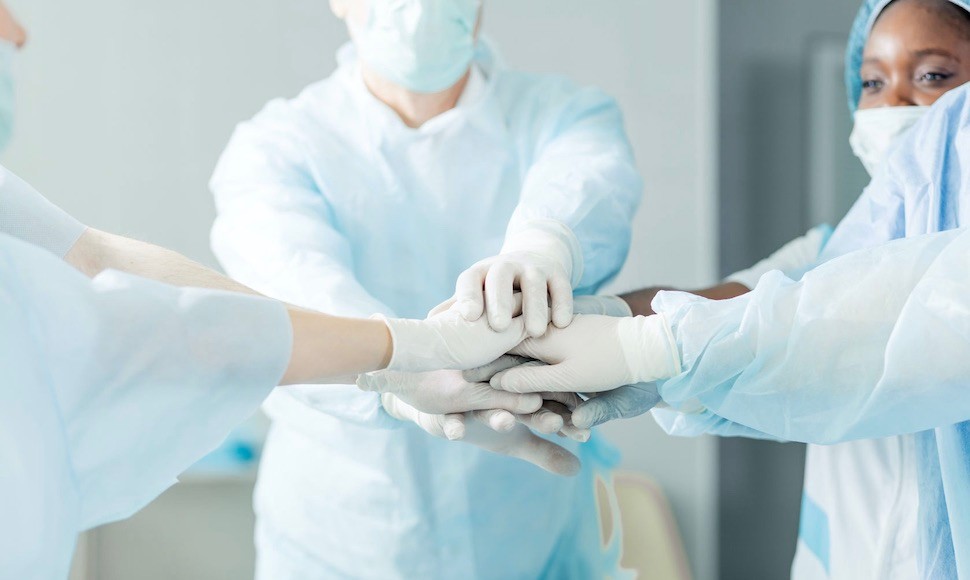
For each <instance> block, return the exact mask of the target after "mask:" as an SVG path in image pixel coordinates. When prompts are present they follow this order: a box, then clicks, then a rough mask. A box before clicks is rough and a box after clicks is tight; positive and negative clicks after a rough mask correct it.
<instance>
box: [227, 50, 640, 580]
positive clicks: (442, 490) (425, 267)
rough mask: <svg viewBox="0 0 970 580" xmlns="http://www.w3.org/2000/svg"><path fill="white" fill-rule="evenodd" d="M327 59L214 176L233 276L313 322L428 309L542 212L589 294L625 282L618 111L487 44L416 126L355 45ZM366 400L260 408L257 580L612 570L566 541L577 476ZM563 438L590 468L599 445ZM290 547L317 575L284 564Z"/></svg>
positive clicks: (266, 115)
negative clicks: (264, 422) (439, 434)
mask: <svg viewBox="0 0 970 580" xmlns="http://www.w3.org/2000/svg"><path fill="white" fill-rule="evenodd" d="M339 58H340V63H341V64H340V67H339V68H338V70H337V71H336V72H335V73H334V74H333V75H332V76H331V77H330V78H328V79H326V80H323V81H321V82H319V83H316V84H313V85H311V86H310V87H308V88H306V89H305V90H304V91H303V92H302V93H301V94H300V95H299V96H298V97H296V98H295V99H291V100H275V101H272V102H270V103H269V104H268V105H267V106H266V107H265V108H264V109H263V110H262V111H261V112H260V113H259V114H258V115H257V116H256V117H255V118H254V119H253V120H251V121H249V122H245V123H242V124H240V125H239V126H238V128H237V129H236V131H235V133H234V135H233V137H232V139H231V141H230V143H229V145H228V147H227V149H226V151H225V153H224V154H223V156H222V158H221V160H220V162H219V164H218V166H217V168H216V171H215V174H214V175H213V178H212V182H211V188H212V191H213V193H214V196H215V200H216V206H217V210H218V217H217V219H216V222H215V224H214V225H213V230H212V246H213V249H214V251H215V253H216V255H217V256H218V258H219V259H220V261H221V262H222V264H223V265H224V266H225V268H226V270H227V271H228V272H229V273H230V274H231V275H232V276H234V277H236V278H237V279H239V280H240V281H241V282H243V283H245V284H247V285H249V286H251V287H253V288H255V289H257V290H260V291H262V292H264V293H267V294H269V295H271V296H274V297H278V298H281V299H284V300H287V301H288V302H292V303H296V304H298V305H301V306H305V307H310V308H315V309H318V310H322V311H324V312H329V313H335V314H344V315H357V316H369V315H372V314H374V313H381V314H384V315H387V316H398V317H410V318H424V316H425V315H426V314H427V312H428V311H429V310H430V309H431V308H433V307H434V306H436V305H437V304H439V303H441V302H443V301H444V300H446V299H447V298H449V297H450V296H451V295H452V292H453V290H454V285H455V280H456V279H457V277H458V275H459V274H461V272H463V271H464V270H465V269H466V268H468V267H469V266H471V265H472V264H474V263H476V262H478V261H479V260H481V259H483V258H487V257H490V256H494V255H495V254H497V253H498V252H499V251H500V249H501V248H502V244H503V241H504V239H505V236H506V232H507V231H518V230H517V227H519V226H520V224H527V223H529V222H531V221H535V220H554V221H557V222H560V223H561V224H563V225H564V226H565V227H567V228H569V229H570V230H572V232H573V234H574V235H575V237H576V239H577V240H578V241H579V246H580V249H581V251H582V254H583V263H584V264H585V267H584V270H583V276H582V279H581V280H579V284H578V291H579V293H580V294H589V293H592V292H593V291H595V290H596V289H597V288H599V287H600V286H601V285H602V284H604V283H605V282H606V281H607V280H609V279H611V278H612V277H613V276H614V275H615V274H616V273H617V272H618V271H619V269H620V267H621V265H622V263H623V261H624V259H625V257H626V254H627V251H628V246H629V241H630V230H631V218H632V216H633V214H634V211H635V209H636V207H637V205H638V202H639V198H640V194H641V181H640V179H639V177H638V175H637V171H636V168H635V166H634V160H633V155H632V152H631V149H630V146H629V143H628V142H627V139H626V136H625V134H624V130H623V123H622V117H621V115H620V113H619V110H618V109H617V106H616V103H615V102H614V101H613V99H611V98H609V97H608V96H606V95H605V94H603V93H602V92H600V91H598V90H595V89H591V88H579V87H576V86H575V85H573V84H572V83H570V82H568V81H566V80H564V79H562V78H560V77H556V76H541V75H531V74H522V73H516V72H512V71H508V70H506V69H504V68H503V67H502V66H500V65H499V64H498V62H497V60H496V59H495V58H494V56H493V54H492V52H491V51H490V50H489V49H488V44H487V43H484V42H479V52H478V54H477V56H476V61H475V63H474V65H473V67H472V70H471V76H470V78H469V81H468V86H467V88H466V90H465V92H464V94H463V95H462V97H461V99H460V100H459V103H458V106H457V107H456V108H455V109H453V110H450V111H447V112H445V113H443V114H441V115H439V116H438V117H435V118H434V119H431V120H430V121H428V122H427V123H425V124H424V125H423V126H421V127H420V128H418V129H412V128H408V127H407V126H405V125H404V124H403V122H402V121H401V120H400V118H398V116H397V115H396V114H395V113H394V112H393V111H392V110H390V109H389V108H388V107H386V106H385V105H384V104H383V103H381V102H380V101H378V100H377V99H376V98H374V96H373V95H371V94H370V93H369V92H368V91H367V89H366V87H365V86H364V84H363V82H362V81H361V78H360V71H359V67H358V65H357V62H356V57H355V54H354V50H353V48H352V47H345V48H344V49H343V50H342V52H341V54H340V55H339ZM379 409H380V406H379V403H378V397H377V396H376V395H375V394H374V393H365V392H361V391H359V390H358V389H357V388H356V387H353V386H347V387H338V388H335V389H330V390H327V391H322V390H320V389H319V388H318V387H297V388H296V389H293V390H290V389H288V390H287V392H286V393H282V392H280V393H277V394H274V395H273V397H271V399H270V402H269V403H268V405H267V410H268V412H269V413H270V414H271V416H272V417H273V419H274V434H272V435H271V436H270V438H269V440H268V442H267V446H266V451H265V455H264V460H263V461H264V463H263V465H262V468H261V470H260V478H259V485H258V486H257V491H256V498H255V506H256V512H257V516H258V522H259V526H260V528H261V530H262V532H261V533H260V534H259V535H258V538H260V539H259V540H258V545H257V549H258V557H259V561H260V562H259V564H258V568H259V570H260V572H259V573H260V577H261V578H273V579H274V580H275V579H285V578H305V577H317V576H327V575H338V576H339V575H343V576H354V577H362V578H402V577H406V578H415V577H420V578H439V577H461V578H493V577H502V578H507V577H538V576H540V575H541V574H542V572H543V570H545V569H546V568H547V567H549V566H552V565H553V564H555V565H556V566H558V567H559V568H560V569H563V570H569V569H575V570H576V571H577V572H576V576H578V575H580V572H581V571H582V570H585V569H587V567H588V566H592V565H594V563H596V562H598V561H600V560H602V559H603V553H602V551H601V550H599V549H598V546H596V545H595V544H594V545H585V544H584V545H577V544H573V543H571V542H570V540H569V538H570V536H569V534H570V533H571V530H572V528H571V527H570V526H571V525H573V524H572V522H573V521H574V520H575V518H577V517H585V516H583V514H588V510H592V509H595V506H593V501H592V498H591V497H586V496H585V495H584V487H583V486H584V482H585V481H588V480H589V478H590V477H592V472H591V470H590V469H588V468H587V469H585V470H584V471H583V472H582V473H581V474H580V475H579V476H578V477H577V478H572V479H563V478H558V477H555V476H551V475H548V474H545V473H543V472H542V471H541V470H539V469H538V468H536V467H534V466H531V465H528V464H525V463H523V462H519V461H516V460H514V459H510V458H506V457H498V456H494V455H490V454H488V453H486V452H483V451H480V450H477V449H471V448H469V447H468V446H462V445H455V444H453V443H449V442H447V441H439V440H435V439H433V438H431V437H429V436H428V435H427V434H425V433H423V432H421V431H420V430H419V429H418V428H417V427H415V426H408V425H399V424H397V423H395V422H394V421H393V420H392V419H391V418H390V417H388V416H387V415H386V414H381V412H380V410H379ZM564 445H567V446H569V447H570V450H571V451H573V452H575V453H577V455H578V456H579V457H580V459H581V460H583V462H584V463H585V464H589V465H592V464H594V463H595V457H594V455H595V454H596V453H599V451H598V450H597V449H595V448H592V447H585V446H578V445H575V444H573V443H564ZM564 506H569V507H568V508H564ZM334 522H340V524H339V525H338V526H335V525H334ZM562 542H566V544H562ZM561 545H562V546H564V547H562V549H561V550H559V549H558V548H557V546H561ZM286 546H291V547H292V546H296V547H297V549H298V550H299V551H300V552H302V553H304V554H305V555H306V559H307V561H310V562H313V565H312V566H311V565H309V564H308V565H305V566H303V565H296V564H288V563H287V562H290V561H291V560H290V559H289V558H286V557H285V556H282V555H281V554H282V553H283V552H285V551H286ZM554 557H557V558H558V557H562V558H564V559H563V560H557V561H555V562H554V561H553V558H554ZM597 565H598V564H597ZM561 577H567V578H568V577H570V576H569V575H568V574H566V575H565V576H561Z"/></svg>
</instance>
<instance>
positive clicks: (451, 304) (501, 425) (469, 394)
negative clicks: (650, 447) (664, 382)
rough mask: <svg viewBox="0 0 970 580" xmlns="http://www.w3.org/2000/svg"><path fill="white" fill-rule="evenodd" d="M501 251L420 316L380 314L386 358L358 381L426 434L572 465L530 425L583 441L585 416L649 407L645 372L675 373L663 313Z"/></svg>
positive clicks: (568, 469)
mask: <svg viewBox="0 0 970 580" xmlns="http://www.w3.org/2000/svg"><path fill="white" fill-rule="evenodd" d="M500 258H501V256H500V257H498V258H493V259H491V260H488V261H486V262H487V263H482V264H479V265H476V266H475V267H473V268H472V269H470V270H469V271H467V272H466V273H465V274H463V275H462V277H461V278H460V279H459V283H458V286H457V290H456V294H455V298H452V299H451V300H449V301H447V302H445V303H444V304H442V305H440V306H438V307H437V308H435V309H434V310H432V312H431V313H430V314H429V316H428V318H427V319H426V320H423V321H417V320H401V319H385V322H386V323H387V325H388V328H389V329H390V332H391V335H392V339H393V343H394V352H393V356H392V359H391V362H390V364H389V366H388V369H387V370H384V371H380V372H376V373H369V374H366V375H361V376H360V377H359V379H358V381H357V385H358V386H359V387H360V388H361V389H363V390H365V391H372V392H376V393H379V395H380V397H381V403H382V405H383V408H384V409H385V410H386V411H387V413H388V414H390V415H391V416H392V417H395V418H396V419H399V420H402V421H410V422H413V423H414V424H416V425H417V426H419V427H420V428H422V429H423V430H425V431H426V432H428V433H429V434H431V435H433V436H436V437H442V438H446V439H450V440H462V441H464V442H466V443H470V444H473V445H476V446H478V447H481V448H483V449H486V450H488V451H492V452H495V453H500V454H503V455H508V456H511V457H516V458H518V459H522V460H525V461H528V462H530V463H533V464H535V465H537V466H539V467H541V468H543V469H545V470H547V471H549V472H552V473H555V474H559V475H575V474H576V473H577V472H578V471H579V469H580V463H579V459H578V458H577V457H576V456H575V455H573V454H572V453H570V452H569V451H567V450H566V449H565V448H564V447H562V446H560V445H557V444H556V443H554V442H553V441H551V440H549V439H547V438H544V437H540V436H539V435H537V433H538V434H541V435H552V434H558V435H559V436H561V437H568V438H569V439H573V440H575V441H580V442H585V441H587V440H588V439H589V437H590V429H591V428H592V427H593V426H596V425H599V424H601V423H604V422H606V421H610V420H613V419H618V418H626V417H632V416H636V415H639V414H642V413H644V412H646V411H648V410H649V409H651V408H652V407H654V406H655V405H656V404H657V403H658V402H660V396H659V395H658V393H657V388H656V386H655V384H653V383H655V381H658V380H661V379H666V378H669V377H672V376H674V375H677V374H679V373H680V357H679V354H678V351H677V348H676V345H675V343H674V340H673V337H672V335H671V332H670V329H669V327H668V325H667V323H666V321H665V320H664V319H663V317H661V316H650V317H643V316H639V317H632V316H631V312H630V309H629V307H628V306H627V305H626V303H625V302H624V301H623V300H621V299H620V298H617V297H613V296H583V297H577V298H575V299H574V298H573V295H572V286H571V284H570V283H569V276H568V275H567V272H565V271H564V269H563V268H559V269H558V270H557V268H556V267H555V265H554V264H550V265H548V267H544V268H533V267H526V268H521V267H518V266H517V265H516V263H515V262H514V261H509V262H505V261H502V260H501V259H500ZM516 290H518V291H516ZM442 369H444V370H442ZM580 393H582V395H580Z"/></svg>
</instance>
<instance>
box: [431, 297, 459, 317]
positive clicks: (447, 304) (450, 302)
mask: <svg viewBox="0 0 970 580" xmlns="http://www.w3.org/2000/svg"><path fill="white" fill-rule="evenodd" d="M454 305H455V297H454V296H452V297H451V298H449V299H447V300H445V301H444V302H442V303H441V304H439V305H437V306H435V307H434V308H432V309H431V312H428V318H434V317H435V316H437V315H439V314H441V313H442V312H447V311H448V310H451V307H452V306H454Z"/></svg>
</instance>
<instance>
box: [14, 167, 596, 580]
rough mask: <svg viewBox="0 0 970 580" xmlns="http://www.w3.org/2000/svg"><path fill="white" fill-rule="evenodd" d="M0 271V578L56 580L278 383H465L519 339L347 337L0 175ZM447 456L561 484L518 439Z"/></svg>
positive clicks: (460, 404) (418, 398) (477, 325)
mask: <svg viewBox="0 0 970 580" xmlns="http://www.w3.org/2000/svg"><path fill="white" fill-rule="evenodd" d="M108 265H114V266H120V267H128V268H130V269H132V270H136V271H138V272H139V273H141V274H145V275H149V276H154V277H156V278H160V279H164V280H166V281H168V282H171V283H175V284H182V285H191V286H196V287H195V288H176V287H174V286H171V285H168V284H163V283H160V282H155V281H152V280H149V279H147V278H144V277H139V276H135V275H131V274H128V273H122V272H119V271H117V270H105V269H104V267H105V266H108ZM72 266H73V267H72ZM0 272H2V274H3V275H2V276H0V371H2V373H0V374H2V380H0V467H2V468H0V513H2V514H3V517H2V518H0V578H17V579H27V580H29V579H35V578H36V579H44V580H48V579H52V578H65V577H66V575H67V570H68V567H69V565H70V561H71V554H72V551H73V548H74V542H75V538H76V535H77V533H78V532H80V531H81V530H84V529H87V528H91V527H94V526H97V525H100V524H103V523H106V522H110V521H114V520H118V519H122V518H125V517H128V516H129V515H131V514H132V513H134V512H135V511H136V510H138V509H140V508H141V507H142V506H144V505H146V504H147V503H148V502H149V501H151V500H152V499H153V498H154V497H155V496H157V495H158V494H159V493H161V492H162V491H164V489H165V488H167V487H168V486H170V485H171V484H173V483H174V482H175V477H176V476H177V475H178V474H179V473H181V472H182V471H183V470H185V469H186V468H187V467H188V466H189V465H191V464H192V463H193V462H195V461H196V460H198V459H199V458H200V457H201V456H203V455H204V454H205V453H207V452H208V451H210V450H211V449H212V448H214V447H215V446H216V445H218V443H219V442H220V440H221V439H223V438H224V437H225V436H226V435H227V434H228V432H229V430H230V429H231V428H232V427H233V426H234V425H236V424H238V423H239V422H241V421H243V420H244V419H246V418H247V417H248V416H250V415H251V414H252V413H253V412H254V410H255V409H256V407H257V406H258V405H259V403H260V402H262V401H263V399H265V397H266V396H267V395H268V394H269V393H270V391H271V390H272V389H273V388H274V387H275V386H276V385H277V384H279V383H282V384H293V383H308V382H320V383H326V382H334V381H336V380H339V379H340V377H347V376H353V375H356V374H357V373H360V372H366V371H374V370H377V369H381V368H385V367H387V368H389V369H391V370H393V371H396V372H406V371H410V372H414V371H426V370H431V369H440V368H455V369H457V368H461V367H468V366H473V365H474V364H481V363H484V362H487V360H488V359H489V358H493V357H495V356H498V355H499V354H501V353H502V352H504V351H506V350H508V349H509V348H511V347H512V346H514V345H515V344H517V343H518V342H519V341H521V340H522V338H524V337H525V324H524V321H522V320H521V319H517V320H515V321H513V322H512V325H511V326H510V328H508V329H507V330H506V331H504V332H502V333H498V332H495V331H493V330H492V329H491V328H490V327H489V326H488V324H487V321H485V320H481V321H479V322H474V323H470V322H467V321H466V320H464V319H463V318H461V317H460V316H459V315H458V314H457V313H445V314H442V315H441V316H437V317H434V318H431V319H429V320H426V321H418V320H392V319H385V320H383V321H382V320H351V319H341V318H335V317H331V316H327V315H323V314H318V313H314V312H310V311H307V310H303V309H300V308H295V307H286V306H285V305H283V304H280V303H278V302H276V301H273V300H269V299H266V298H263V297H260V296H254V295H253V294H252V291H251V290H249V289H248V288H245V287H243V286H241V285H239V284H238V283H235V282H233V281H231V280H228V279H226V278H224V277H222V276H220V275H218V274H216V273H215V272H212V271H210V270H207V269H205V268H204V267H202V266H200V265H198V264H195V263H193V262H191V261H189V260H188V259H186V258H184V257H182V256H179V255H178V254H175V253H174V252H170V251H168V250H164V249H162V248H158V247H156V246H152V245H150V244H145V243H142V242H137V241H135V240H130V239H127V238H122V237H120V236H112V235H110V234H106V233H104V232H98V231H96V230H92V229H91V228H86V227H85V226H83V225H82V224H81V223H80V222H78V221H77V220H75V219H74V218H73V217H71V216H70V215H68V214H66V213H65V212H63V211H62V210H60V209H59V208H57V207H56V206H54V205H53V204H51V203H50V202H48V201H47V200H46V199H44V198H43V197H42V196H41V195H40V194H39V193H37V192H36V191H35V190H33V189H32V188H31V187H30V186H29V185H27V184H26V183H25V182H23V181H21V180H20V179H18V178H17V177H16V176H14V175H13V174H11V173H10V172H9V171H7V170H6V169H3V168H0ZM85 274H89V275H93V276H94V278H93V279H91V278H88V277H86V276H85ZM225 290H233V291H236V292H228V291H225ZM318 388H319V389H320V390H321V391H322V392H326V391H327V390H328V389H330V388H332V387H325V386H321V387H318ZM393 392H395V393H396V395H397V396H398V397H399V398H400V399H401V400H402V401H407V402H408V404H410V405H413V406H414V407H416V408H422V409H424V410H425V411H429V412H456V411H461V410H463V409H464V410H471V409H476V408H481V407H476V404H478V405H485V407H487V408H491V407H503V408H506V409H511V408H515V407H516V405H520V406H521V405H523V404H525V403H529V404H530V405H531V406H532V407H531V408H533V409H535V408H538V406H539V404H540V402H541V400H540V398H539V396H538V395H513V394H511V393H499V392H495V393H494V394H493V392H490V389H489V387H488V385H487V384H483V385H478V386H475V387H472V388H469V389H466V390H464V391H455V392H451V393H446V392H443V391H438V390H435V389H433V388H431V389H427V390H414V389H410V390H397V391H393ZM509 396H511V397H531V399H532V401H531V402H529V401H527V400H525V399H521V400H519V401H518V402H516V401H515V400H513V399H509V398H508V397H509ZM447 407H450V409H446V408H447ZM465 440H466V441H467V442H469V443H473V444H475V445H478V446H481V447H483V448H485V449H489V450H491V451H494V452H498V453H505V454H508V455H512V456H514V457H517V458H520V459H525V460H527V461H531V462H533V463H535V464H536V465H539V466H541V467H543V468H545V469H547V470H550V471H553V472H556V473H560V474H569V473H570V472H574V471H575V470H576V469H578V465H577V461H576V458H575V457H573V456H571V455H570V454H569V453H568V452H566V451H565V450H563V449H562V448H560V447H558V446H556V445H555V444H553V443H551V442H548V441H545V440H542V439H539V438H538V437H536V436H534V435H532V434H531V433H530V432H529V431H528V429H526V428H525V427H522V426H519V428H518V430H514V431H512V432H509V433H502V434H499V433H496V432H494V431H492V430H490V429H487V428H484V427H483V428H480V429H478V430H475V429H469V430H468V431H467V432H466V433H465ZM339 523H340V524H341V525H343V524H344V523H346V522H339Z"/></svg>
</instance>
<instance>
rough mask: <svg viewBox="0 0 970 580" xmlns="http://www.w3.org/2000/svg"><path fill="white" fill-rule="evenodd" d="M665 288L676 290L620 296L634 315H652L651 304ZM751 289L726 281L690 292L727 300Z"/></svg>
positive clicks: (659, 290)
mask: <svg viewBox="0 0 970 580" xmlns="http://www.w3.org/2000/svg"><path fill="white" fill-rule="evenodd" d="M663 290H675V288H667V287H653V288H644V289H643V290H637V291H635V292H630V293H628V294H623V295H622V296H620V298H622V299H623V300H625V301H626V303H627V304H629V305H630V310H632V311H633V315H634V316H651V315H653V314H655V313H654V311H653V308H652V307H651V306H650V304H651V303H652V302H653V299H654V298H655V297H656V296H657V293H658V292H661V291H663ZM750 291H751V290H750V288H748V287H747V286H745V285H743V284H738V283H737V282H725V283H723V284H718V285H717V286H711V287H710V288H701V289H699V290H688V292H690V293H691V294H696V295H698V296H702V297H704V298H708V299H710V300H727V299H729V298H736V297H738V296H741V295H743V294H747V293H748V292H750Z"/></svg>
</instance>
